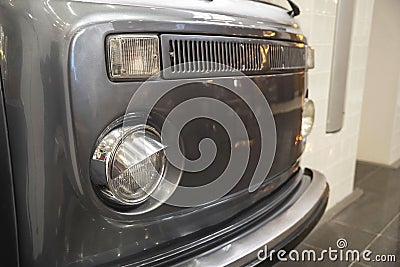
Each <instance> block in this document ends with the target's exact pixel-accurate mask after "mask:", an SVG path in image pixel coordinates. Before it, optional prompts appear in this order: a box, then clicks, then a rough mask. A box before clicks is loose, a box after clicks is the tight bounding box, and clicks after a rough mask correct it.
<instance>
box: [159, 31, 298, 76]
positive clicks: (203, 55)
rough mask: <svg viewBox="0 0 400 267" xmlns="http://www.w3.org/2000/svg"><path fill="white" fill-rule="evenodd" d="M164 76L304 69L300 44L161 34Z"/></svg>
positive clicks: (215, 74)
mask: <svg viewBox="0 0 400 267" xmlns="http://www.w3.org/2000/svg"><path fill="white" fill-rule="evenodd" d="M161 47H162V66H163V70H164V71H163V76H164V78H166V79H175V78H192V77H216V76H227V73H229V75H232V74H233V73H235V72H236V70H238V71H241V72H243V73H244V74H246V75H262V74H268V73H276V72H281V71H295V70H304V69H305V64H306V46H305V45H304V44H302V43H294V42H283V41H272V40H265V39H253V38H237V37H225V36H207V35H175V34H162V35H161Z"/></svg>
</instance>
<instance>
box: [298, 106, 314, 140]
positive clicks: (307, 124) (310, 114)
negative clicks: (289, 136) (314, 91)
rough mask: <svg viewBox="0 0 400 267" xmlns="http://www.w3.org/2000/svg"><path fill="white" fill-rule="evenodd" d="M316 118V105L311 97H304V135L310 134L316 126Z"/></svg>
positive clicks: (302, 132)
mask: <svg viewBox="0 0 400 267" xmlns="http://www.w3.org/2000/svg"><path fill="white" fill-rule="evenodd" d="M314 119H315V106H314V102H313V101H312V100H311V99H308V98H306V99H304V106H303V120H302V124H301V134H302V135H303V136H305V137H306V136H308V135H309V134H310V133H311V130H312V128H313V126H314Z"/></svg>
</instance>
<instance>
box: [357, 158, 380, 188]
mask: <svg viewBox="0 0 400 267" xmlns="http://www.w3.org/2000/svg"><path fill="white" fill-rule="evenodd" d="M380 168H382V167H381V166H379V165H375V164H370V163H366V162H361V161H357V164H356V174H355V184H356V185H357V184H359V183H360V182H362V181H363V180H364V178H366V177H368V175H370V174H371V173H373V172H375V171H377V170H378V169H380Z"/></svg>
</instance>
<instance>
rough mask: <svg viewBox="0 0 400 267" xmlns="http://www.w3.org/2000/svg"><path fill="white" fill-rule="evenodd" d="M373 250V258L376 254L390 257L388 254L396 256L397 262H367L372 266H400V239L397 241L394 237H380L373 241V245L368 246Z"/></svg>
mask: <svg viewBox="0 0 400 267" xmlns="http://www.w3.org/2000/svg"><path fill="white" fill-rule="evenodd" d="M368 249H369V250H371V251H372V253H373V254H372V255H371V257H370V258H371V259H372V260H373V259H374V258H375V257H376V255H380V257H382V256H383V255H384V256H386V257H388V255H392V256H395V258H396V262H384V263H383V262H376V261H374V260H373V261H371V262H365V264H368V265H370V266H385V267H386V266H388V267H389V266H399V265H400V241H396V240H393V239H389V238H386V237H384V236H381V237H379V238H378V239H377V240H376V241H374V242H373V243H372V245H371V246H370V247H369V248H368ZM363 263H364V262H363Z"/></svg>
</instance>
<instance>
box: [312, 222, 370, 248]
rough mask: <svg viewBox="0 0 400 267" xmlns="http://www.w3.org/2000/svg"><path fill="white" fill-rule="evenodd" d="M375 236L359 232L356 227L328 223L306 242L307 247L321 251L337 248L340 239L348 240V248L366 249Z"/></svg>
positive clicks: (313, 233)
mask: <svg viewBox="0 0 400 267" xmlns="http://www.w3.org/2000/svg"><path fill="white" fill-rule="evenodd" d="M375 237H376V235H375V234H372V233H368V232H364V231H362V230H358V229H356V228H354V227H350V226H346V225H342V224H338V223H335V222H328V223H326V224H324V225H322V226H320V227H319V228H317V229H316V230H315V231H313V232H312V233H311V234H310V235H309V236H308V237H307V238H306V239H305V240H304V243H305V244H306V245H311V246H314V247H318V248H321V249H328V248H329V247H332V248H333V249H336V248H337V241H338V240H339V239H342V238H344V239H346V241H347V243H348V248H351V249H359V250H362V249H364V248H365V247H366V246H367V245H368V244H369V243H370V242H371V241H372V240H373V239H374V238H375Z"/></svg>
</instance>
